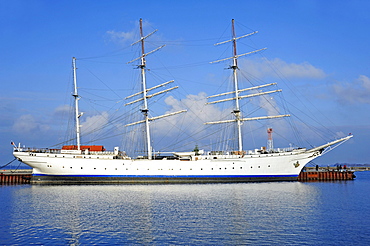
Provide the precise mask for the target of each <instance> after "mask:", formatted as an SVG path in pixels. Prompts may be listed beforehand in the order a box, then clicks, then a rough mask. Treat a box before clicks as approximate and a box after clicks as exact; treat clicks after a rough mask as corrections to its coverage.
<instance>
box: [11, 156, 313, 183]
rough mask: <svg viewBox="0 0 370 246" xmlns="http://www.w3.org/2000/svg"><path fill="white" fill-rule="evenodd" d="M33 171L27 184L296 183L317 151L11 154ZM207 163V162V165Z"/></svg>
mask: <svg viewBox="0 0 370 246" xmlns="http://www.w3.org/2000/svg"><path fill="white" fill-rule="evenodd" d="M14 155H15V156H16V157H17V158H18V159H19V160H20V161H22V162H24V163H26V164H27V165H29V166H31V167H32V168H33V176H32V180H31V183H44V184H50V183H53V184H58V183H59V184H75V183H84V184H87V183H128V184H135V183H138V184H152V183H153V184H155V183H163V184H165V183H231V182H266V181H294V180H297V178H298V175H299V173H300V172H301V170H302V168H303V167H304V166H305V165H306V164H307V163H308V162H309V161H311V160H312V159H314V158H316V157H318V156H320V151H315V152H306V151H302V152H296V153H295V152H294V151H293V152H291V153H274V154H261V155H248V156H229V157H228V158H220V157H222V156H199V157H195V156H192V157H191V158H190V159H189V160H180V159H178V160H145V159H138V160H131V159H113V156H93V159H90V158H91V156H88V155H80V156H76V155H61V154H59V155H52V157H51V155H50V154H46V153H32V152H14ZM205 158H207V159H205Z"/></svg>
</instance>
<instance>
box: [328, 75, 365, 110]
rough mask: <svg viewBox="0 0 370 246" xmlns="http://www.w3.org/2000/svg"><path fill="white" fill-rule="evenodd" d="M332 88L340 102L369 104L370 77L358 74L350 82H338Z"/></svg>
mask: <svg viewBox="0 0 370 246" xmlns="http://www.w3.org/2000/svg"><path fill="white" fill-rule="evenodd" d="M332 89H333V91H334V93H335V94H336V95H337V96H338V99H339V101H341V102H342V103H345V102H349V103H366V104H370V78H369V77H367V76H365V75H360V76H359V77H358V79H356V80H355V81H354V82H352V83H340V82H338V83H336V84H334V85H333V86H332Z"/></svg>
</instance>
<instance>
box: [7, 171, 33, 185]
mask: <svg viewBox="0 0 370 246" xmlns="http://www.w3.org/2000/svg"><path fill="white" fill-rule="evenodd" d="M31 177H32V169H19V170H1V171H0V184H1V185H6V184H29V183H30V181H31Z"/></svg>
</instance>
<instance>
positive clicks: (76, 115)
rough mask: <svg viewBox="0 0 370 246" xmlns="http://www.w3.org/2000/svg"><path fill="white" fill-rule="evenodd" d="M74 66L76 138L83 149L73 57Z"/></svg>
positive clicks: (73, 59) (74, 62)
mask: <svg viewBox="0 0 370 246" xmlns="http://www.w3.org/2000/svg"><path fill="white" fill-rule="evenodd" d="M72 67H73V85H74V93H73V95H72V96H73V97H74V98H75V119H76V139H77V150H80V149H81V142H80V117H81V115H82V114H80V113H79V111H78V100H80V97H79V96H78V93H77V74H76V70H77V68H76V58H75V57H72Z"/></svg>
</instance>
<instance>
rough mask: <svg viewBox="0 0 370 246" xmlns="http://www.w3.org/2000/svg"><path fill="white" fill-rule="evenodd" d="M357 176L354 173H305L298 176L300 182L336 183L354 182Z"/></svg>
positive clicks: (332, 171)
mask: <svg viewBox="0 0 370 246" xmlns="http://www.w3.org/2000/svg"><path fill="white" fill-rule="evenodd" d="M355 178H356V176H355V174H354V172H353V171H347V170H345V171H334V170H331V171H305V172H301V173H300V174H299V176H298V181H301V182H309V181H334V180H353V179H355Z"/></svg>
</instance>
